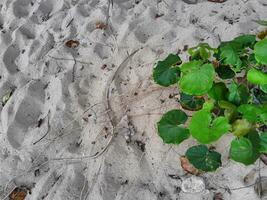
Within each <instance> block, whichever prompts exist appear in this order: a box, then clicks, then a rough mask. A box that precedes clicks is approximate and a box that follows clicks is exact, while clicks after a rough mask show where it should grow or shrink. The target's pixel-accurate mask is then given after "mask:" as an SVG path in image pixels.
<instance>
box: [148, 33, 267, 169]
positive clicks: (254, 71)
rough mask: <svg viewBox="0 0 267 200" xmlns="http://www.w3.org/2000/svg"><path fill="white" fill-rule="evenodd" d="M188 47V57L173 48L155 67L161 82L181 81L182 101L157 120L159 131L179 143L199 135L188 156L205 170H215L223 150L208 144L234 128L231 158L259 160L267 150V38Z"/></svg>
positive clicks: (167, 139) (246, 37)
mask: <svg viewBox="0 0 267 200" xmlns="http://www.w3.org/2000/svg"><path fill="white" fill-rule="evenodd" d="M187 52H188V54H189V60H188V61H186V62H182V60H181V58H180V57H179V56H178V55H177V54H170V55H168V56H167V57H166V58H165V59H164V60H162V61H158V62H157V63H156V65H155V67H154V69H153V79H154V81H155V82H156V83H157V84H159V85H161V86H163V87H168V86H170V85H173V84H174V85H177V86H178V88H179V99H178V101H179V103H180V105H181V109H174V110H170V111H168V112H167V113H165V114H164V115H163V116H162V117H161V119H160V120H159V122H157V130H158V134H159V136H160V137H161V138H162V140H163V142H164V143H168V144H177V145H178V144H180V143H182V142H183V141H184V140H186V139H188V138H190V137H193V138H194V139H195V140H197V142H198V143H199V145H196V146H192V147H190V148H189V149H188V150H187V151H186V152H185V157H186V158H187V159H188V161H189V162H190V164H191V165H193V166H194V167H195V168H197V169H198V170H200V171H215V170H216V169H217V168H218V167H220V166H221V165H222V162H221V154H220V153H219V152H216V151H215V150H214V149H213V148H211V147H210V148H209V146H207V145H208V144H211V143H213V142H216V141H217V140H219V139H220V138H221V137H222V136H223V135H225V134H232V135H233V136H234V139H233V140H232V141H231V143H230V144H229V146H230V151H229V152H230V158H231V159H232V160H234V161H237V162H240V163H243V164H244V165H250V164H253V163H254V162H255V161H256V160H257V159H258V158H259V157H260V156H261V154H266V153H267V38H266V39H262V40H260V39H259V38H257V37H256V36H255V35H241V36H239V37H236V38H234V39H233V40H231V41H225V42H221V43H220V45H219V46H218V47H217V48H212V47H210V46H209V45H208V44H207V43H200V44H199V45H197V46H196V47H193V48H190V49H188V51H187ZM186 110H188V111H194V112H193V114H192V116H190V117H189V116H188V114H187V113H188V112H187V111H186Z"/></svg>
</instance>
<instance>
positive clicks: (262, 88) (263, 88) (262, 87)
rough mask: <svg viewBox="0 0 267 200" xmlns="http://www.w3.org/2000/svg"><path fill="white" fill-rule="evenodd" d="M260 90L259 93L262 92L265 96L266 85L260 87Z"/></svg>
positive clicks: (266, 91)
mask: <svg viewBox="0 0 267 200" xmlns="http://www.w3.org/2000/svg"><path fill="white" fill-rule="evenodd" d="M260 88H261V91H263V92H264V93H266V94H267V84H266V85H261V86H260Z"/></svg>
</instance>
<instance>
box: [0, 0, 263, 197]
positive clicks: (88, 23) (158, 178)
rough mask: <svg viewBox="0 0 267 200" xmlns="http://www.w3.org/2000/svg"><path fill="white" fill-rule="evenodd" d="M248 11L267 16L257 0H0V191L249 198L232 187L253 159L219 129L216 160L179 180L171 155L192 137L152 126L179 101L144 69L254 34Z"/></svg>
mask: <svg viewBox="0 0 267 200" xmlns="http://www.w3.org/2000/svg"><path fill="white" fill-rule="evenodd" d="M190 2H191V4H189V3H190ZM194 2H196V3H194ZM253 19H267V1H266V0H227V1H226V2H225V3H213V2H208V1H207V0H199V1H189V0H188V1H182V0H158V1H157V0H113V1H108V0H1V1H0V98H1V99H3V98H4V99H6V101H4V102H3V104H2V105H0V112H1V115H0V199H5V200H7V199H9V197H8V195H9V193H10V192H11V191H12V190H13V189H14V188H16V187H23V188H25V189H26V190H27V191H28V194H27V196H26V199H27V200H176V199H177V200H202V199H203V200H204V199H205V200H212V199H213V197H214V195H215V194H216V193H222V195H223V199H225V200H241V199H244V200H245V199H246V200H257V199H259V197H258V195H257V194H256V193H255V191H254V188H253V186H251V187H247V188H242V189H238V188H239V187H244V186H246V185H249V184H253V183H254V181H255V180H256V178H257V177H258V172H259V170H258V169H259V162H256V163H255V165H254V166H253V165H251V166H248V167H245V166H243V165H241V164H238V163H235V162H233V161H230V160H229V159H228V149H229V148H228V147H229V144H230V139H231V136H229V135H226V136H224V137H223V138H222V139H221V140H220V142H218V143H216V144H214V146H215V147H216V149H217V150H218V151H219V152H221V153H222V155H223V167H221V168H220V169H218V170H217V171H216V173H206V174H202V175H201V176H200V179H201V180H197V181H200V182H201V181H204V183H205V185H204V188H203V187H202V186H201V185H200V186H199V185H196V186H195V187H194V188H191V190H194V191H197V193H196V192H193V193H186V192H183V191H182V190H181V188H182V184H183V183H184V181H187V182H188V181H189V182H190V181H191V179H188V178H192V176H191V175H188V174H186V173H185V172H184V171H183V170H182V168H181V166H180V160H179V158H180V155H183V154H184V153H185V151H186V149H187V148H188V147H189V146H191V145H193V144H196V142H195V141H194V140H193V139H189V140H188V141H186V142H184V143H183V144H181V145H179V146H171V145H165V144H163V142H162V140H161V139H160V138H159V137H158V135H157V131H156V128H155V124H156V122H157V121H158V120H159V118H160V116H161V114H163V113H164V112H166V111H167V110H169V109H173V108H180V105H179V103H178V102H177V96H176V95H177V94H178V90H177V87H175V86H172V87H169V88H162V87H159V86H157V85H156V84H155V83H154V82H153V81H152V78H151V73H152V69H153V66H154V63H155V62H156V61H157V60H159V59H162V58H164V57H166V55H168V54H169V53H177V52H178V51H181V52H182V53H181V57H182V58H183V59H186V58H187V57H186V56H185V54H184V52H183V49H184V47H185V46H186V45H188V46H194V45H196V44H198V43H199V42H207V43H209V44H210V45H211V46H216V45H218V44H219V42H220V41H221V40H230V39H232V38H233V37H235V36H238V35H240V34H245V33H257V32H258V31H259V30H261V29H262V27H261V26H260V25H258V24H256V23H254V22H253V21H252V20H253ZM69 40H75V41H78V42H79V44H77V45H78V46H77V47H74V48H70V47H68V46H66V44H65V43H66V42H67V41H69ZM260 169H261V170H260V173H261V175H262V176H264V175H265V176H267V169H266V166H264V165H263V164H261V166H260ZM253 172H255V173H253ZM248 173H250V174H252V178H251V180H249V181H248V183H247V184H245V183H244V181H243V178H244V177H245V176H246V175H247V174H248ZM187 182H185V183H186V184H187ZM183 187H187V185H183Z"/></svg>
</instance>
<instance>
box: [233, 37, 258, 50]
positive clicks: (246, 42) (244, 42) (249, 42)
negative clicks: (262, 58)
mask: <svg viewBox="0 0 267 200" xmlns="http://www.w3.org/2000/svg"><path fill="white" fill-rule="evenodd" d="M234 42H237V43H239V44H240V45H241V46H242V48H246V47H249V48H251V49H252V48H253V46H254V44H255V43H256V36H255V35H241V36H238V37H236V38H235V39H234Z"/></svg>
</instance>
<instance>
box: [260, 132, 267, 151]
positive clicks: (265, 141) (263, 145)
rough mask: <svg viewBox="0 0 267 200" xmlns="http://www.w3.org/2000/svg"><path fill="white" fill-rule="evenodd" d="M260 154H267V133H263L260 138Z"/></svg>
mask: <svg viewBox="0 0 267 200" xmlns="http://www.w3.org/2000/svg"><path fill="white" fill-rule="evenodd" d="M260 152H261V153H267V133H262V134H261V136H260Z"/></svg>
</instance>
